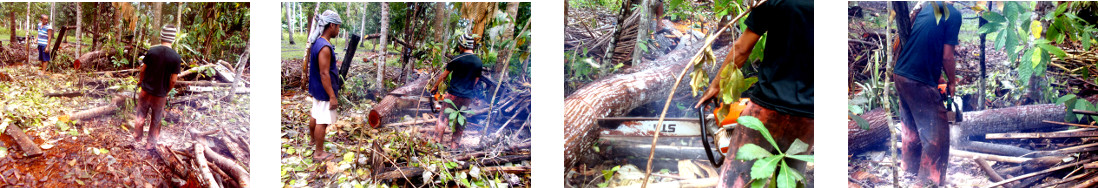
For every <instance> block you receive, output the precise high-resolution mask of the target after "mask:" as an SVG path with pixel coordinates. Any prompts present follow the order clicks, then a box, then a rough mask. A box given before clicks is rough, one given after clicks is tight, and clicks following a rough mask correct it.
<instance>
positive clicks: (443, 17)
mask: <svg viewBox="0 0 1098 188" xmlns="http://www.w3.org/2000/svg"><path fill="white" fill-rule="evenodd" d="M449 15H450V10H447V9H446V2H437V3H435V19H434V20H435V26H434V28H435V43H439V44H445V42H446V37H447V33H449V32H448V31H450V28H449V27H447V25H446V24H448V23H450V19H449ZM449 47H450V45H442V53H446V50H448V49H449Z"/></svg>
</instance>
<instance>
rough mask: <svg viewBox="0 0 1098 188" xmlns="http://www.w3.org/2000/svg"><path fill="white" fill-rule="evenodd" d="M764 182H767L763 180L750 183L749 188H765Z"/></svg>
mask: <svg viewBox="0 0 1098 188" xmlns="http://www.w3.org/2000/svg"><path fill="white" fill-rule="evenodd" d="M766 182H767V181H765V180H754V181H751V188H765V187H766Z"/></svg>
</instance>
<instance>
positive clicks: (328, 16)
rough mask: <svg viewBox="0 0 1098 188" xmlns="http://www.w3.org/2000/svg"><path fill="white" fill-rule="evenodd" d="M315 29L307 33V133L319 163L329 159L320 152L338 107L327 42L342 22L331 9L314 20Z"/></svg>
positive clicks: (328, 155) (336, 89) (330, 53)
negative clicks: (309, 107) (308, 131)
mask: <svg viewBox="0 0 1098 188" xmlns="http://www.w3.org/2000/svg"><path fill="white" fill-rule="evenodd" d="M315 22H316V23H317V24H316V28H313V33H311V34H309V43H311V44H312V46H310V47H309V49H308V50H309V83H308V87H309V95H312V96H313V98H312V99H313V100H312V103H313V105H312V108H311V110H310V118H309V130H310V133H311V134H310V135H311V136H312V141H313V145H314V146H315V151H313V159H314V160H318V161H322V160H327V159H331V158H332V155H331V154H329V153H328V152H325V151H324V133H325V132H326V129H327V128H328V125H330V124H332V123H334V122H335V120H336V113H337V112H336V109H337V108H338V107H339V99H337V98H336V97H335V96H336V93H337V92H339V87H338V86H339V85H342V84H339V83H338V82H339V78H337V75H338V74H336V73H337V72H338V71H337V70H336V67H337V66H336V64H335V63H336V60H335V51H333V50H335V48H334V47H335V46H333V45H332V43H330V42H329V40H330V39H332V37H335V36H336V35H339V26H340V25H341V24H342V23H343V20H342V19H340V18H339V14H337V13H336V12H335V11H332V10H326V11H324V13H323V14H321V15H318V16H317V17H316V21H315Z"/></svg>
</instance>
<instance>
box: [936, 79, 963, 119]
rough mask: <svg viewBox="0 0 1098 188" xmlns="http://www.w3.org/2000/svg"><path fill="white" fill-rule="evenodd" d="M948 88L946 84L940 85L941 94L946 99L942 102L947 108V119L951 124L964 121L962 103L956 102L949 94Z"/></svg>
mask: <svg viewBox="0 0 1098 188" xmlns="http://www.w3.org/2000/svg"><path fill="white" fill-rule="evenodd" d="M947 90H948V86H946V85H945V84H938V91H939V94H941V95H942V98H943V99H945V100H943V101H942V103H943V104H942V105H945V108H946V119H947V120H948V121H949V123H950V124H953V123H958V122H962V121H964V114H963V113H962V110H961V103H960V101H954V100H953V96H952V95H950V94H949V93H948V91H947ZM958 100H959V99H958Z"/></svg>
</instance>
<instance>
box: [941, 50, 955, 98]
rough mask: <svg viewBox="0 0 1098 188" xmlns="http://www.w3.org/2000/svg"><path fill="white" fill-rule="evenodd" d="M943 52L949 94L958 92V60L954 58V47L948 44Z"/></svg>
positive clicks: (943, 65) (943, 67)
mask: <svg viewBox="0 0 1098 188" xmlns="http://www.w3.org/2000/svg"><path fill="white" fill-rule="evenodd" d="M942 49H943V52H942V69H944V70H945V74H946V86H947V88H949V94H950V95H953V92H955V91H957V58H955V56H954V54H953V53H954V52H953V45H950V44H946V45H945V47H944V48H942Z"/></svg>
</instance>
